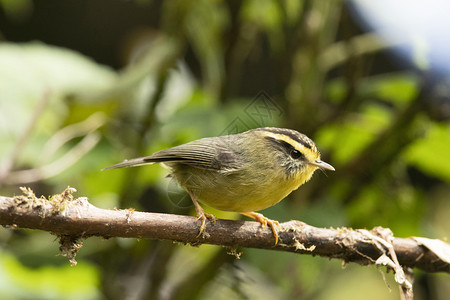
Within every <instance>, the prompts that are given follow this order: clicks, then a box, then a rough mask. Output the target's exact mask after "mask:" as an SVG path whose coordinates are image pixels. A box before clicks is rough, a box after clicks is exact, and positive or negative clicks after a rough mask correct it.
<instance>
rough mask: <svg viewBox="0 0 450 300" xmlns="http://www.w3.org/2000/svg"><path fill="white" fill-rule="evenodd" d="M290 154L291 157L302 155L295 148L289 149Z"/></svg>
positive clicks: (297, 157)
mask: <svg viewBox="0 0 450 300" xmlns="http://www.w3.org/2000/svg"><path fill="white" fill-rule="evenodd" d="M290 154H291V157H292V158H293V159H299V158H300V157H302V156H303V154H302V153H301V152H300V151H298V150H296V149H293V150H291V153H290Z"/></svg>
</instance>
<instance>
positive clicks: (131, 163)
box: [102, 157, 154, 171]
mask: <svg viewBox="0 0 450 300" xmlns="http://www.w3.org/2000/svg"><path fill="white" fill-rule="evenodd" d="M152 163H154V162H153V161H149V160H148V159H147V158H145V157H139V158H134V159H130V160H125V161H123V162H121V163H118V164H115V165H112V166H109V167H106V168H104V169H102V171H104V170H110V169H118V168H124V167H137V166H142V165H148V164H152Z"/></svg>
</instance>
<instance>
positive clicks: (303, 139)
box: [256, 128, 315, 150]
mask: <svg viewBox="0 0 450 300" xmlns="http://www.w3.org/2000/svg"><path fill="white" fill-rule="evenodd" d="M256 130H264V131H268V132H272V133H276V134H283V135H286V136H288V137H290V138H291V139H293V140H294V141H296V142H298V143H300V144H302V145H303V146H304V147H305V148H308V149H311V150H312V149H313V148H315V146H314V143H313V141H311V140H310V139H309V138H308V137H307V136H306V135H304V134H301V133H299V132H297V131H294V130H290V129H285V128H261V129H256Z"/></svg>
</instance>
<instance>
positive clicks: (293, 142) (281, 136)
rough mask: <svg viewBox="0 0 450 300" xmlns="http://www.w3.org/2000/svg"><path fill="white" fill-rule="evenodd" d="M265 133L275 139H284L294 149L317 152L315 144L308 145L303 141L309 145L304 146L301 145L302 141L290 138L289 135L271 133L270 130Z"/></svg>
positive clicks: (303, 151)
mask: <svg viewBox="0 0 450 300" xmlns="http://www.w3.org/2000/svg"><path fill="white" fill-rule="evenodd" d="M266 135H267V136H270V137H272V138H274V139H276V140H280V141H284V142H286V143H288V144H290V145H292V146H293V147H294V148H295V149H297V150H299V151H300V152H302V153H305V152H308V151H309V152H318V151H317V148H316V147H315V145H310V144H309V143H307V142H306V141H305V143H306V144H307V145H308V146H310V147H305V145H303V144H302V143H299V142H297V141H296V140H294V139H292V138H290V137H289V136H287V135H285V134H279V133H273V132H270V131H266Z"/></svg>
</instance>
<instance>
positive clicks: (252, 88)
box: [0, 0, 450, 299]
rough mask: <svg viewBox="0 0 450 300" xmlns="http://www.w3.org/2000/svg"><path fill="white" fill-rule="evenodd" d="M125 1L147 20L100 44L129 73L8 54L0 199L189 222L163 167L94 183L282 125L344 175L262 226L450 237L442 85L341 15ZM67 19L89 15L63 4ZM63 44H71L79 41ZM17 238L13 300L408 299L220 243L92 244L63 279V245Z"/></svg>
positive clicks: (4, 57) (259, 4) (60, 51)
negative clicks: (32, 196)
mask: <svg viewBox="0 0 450 300" xmlns="http://www.w3.org/2000/svg"><path fill="white" fill-rule="evenodd" d="M20 3H22V4H23V7H28V5H31V4H30V3H31V2H28V1H21V2H20ZM120 3H121V5H124V7H125V6H126V7H129V6H131V7H137V6H138V5H139V8H141V9H143V10H145V9H148V10H146V13H148V17H147V18H146V19H145V20H140V21H136V22H135V23H133V24H128V23H126V22H125V19H123V20H122V19H121V18H119V19H118V20H114V22H118V23H119V24H120V28H121V29H123V31H121V32H120V33H118V34H119V35H120V38H117V41H118V42H117V44H120V45H115V46H114V45H112V44H111V43H108V42H107V41H106V39H107V35H106V34H105V36H102V34H100V35H99V37H98V38H99V40H101V41H102V43H103V44H108V47H107V48H106V50H105V49H103V50H102V51H99V52H100V53H102V54H103V55H104V54H105V53H122V52H126V51H125V50H124V49H131V50H130V53H128V54H127V55H128V56H126V57H123V58H121V59H122V60H123V61H124V62H126V63H124V64H123V65H122V66H121V68H120V69H119V70H113V69H112V68H111V67H108V66H105V65H103V64H100V63H98V62H97V61H103V60H102V59H103V56H100V57H96V60H93V59H91V58H88V57H87V56H86V55H83V54H81V53H82V52H83V51H84V50H83V49H85V51H87V50H86V49H89V47H86V48H83V49H68V48H63V47H56V46H51V45H49V44H44V43H41V42H27V43H21V44H19V43H14V42H8V41H5V42H4V43H2V44H0V112H2V118H0V143H1V144H2V147H1V148H0V183H1V186H0V190H1V191H2V194H1V195H13V194H17V193H18V192H19V191H18V189H17V186H18V185H20V186H23V185H33V188H34V189H35V190H36V192H37V194H39V193H41V194H44V195H50V194H53V193H57V192H60V191H61V190H62V189H64V188H66V187H67V186H68V185H70V186H73V187H76V188H77V190H78V194H77V195H78V196H87V197H89V200H90V201H91V202H92V203H93V204H94V205H97V206H99V207H104V208H109V209H112V208H114V207H117V208H129V207H134V208H136V209H146V210H149V211H163V212H167V213H181V214H188V213H189V210H192V207H187V208H186V207H182V206H183V205H184V204H185V203H184V202H183V203H181V204H180V203H178V202H176V201H175V200H174V199H172V197H174V194H175V193H176V192H177V191H176V190H175V189H174V190H175V191H174V190H172V188H173V187H172V186H171V181H170V179H168V178H165V176H166V175H167V171H166V170H165V169H164V168H162V167H161V166H158V165H153V166H148V167H145V168H144V167H143V168H128V169H120V170H109V171H104V172H102V171H100V170H101V169H102V168H104V167H107V166H109V165H112V164H114V163H117V162H120V161H122V160H124V159H129V158H133V157H138V156H144V155H148V154H151V153H152V152H155V151H158V150H160V149H164V148H167V147H172V146H175V145H178V144H182V143H186V142H189V141H191V140H194V139H197V138H201V137H206V136H216V135H219V134H227V133H229V132H233V130H239V131H243V130H247V129H250V128H255V127H259V126H279V127H282V126H285V127H291V128H293V129H297V130H299V131H301V132H304V133H306V134H308V135H309V136H310V137H312V138H313V139H314V141H315V142H316V144H317V145H318V148H319V149H320V150H321V152H322V158H323V159H324V160H325V161H327V162H329V163H331V164H332V165H333V166H335V167H336V172H333V173H332V172H327V173H325V174H324V173H321V172H316V174H315V175H314V177H313V178H312V179H311V181H310V182H308V183H307V184H306V185H304V186H302V187H301V188H300V189H299V191H296V192H294V193H292V194H291V195H290V196H289V197H288V199H286V200H285V201H283V202H282V203H280V204H278V205H276V206H274V207H272V208H269V209H267V210H266V211H264V214H265V215H267V216H268V217H270V218H273V219H278V220H280V221H288V220H290V219H300V220H302V221H305V222H307V223H309V224H311V225H315V226H322V227H341V226H349V227H354V228H369V229H370V228H371V227H373V226H384V227H389V228H391V229H392V230H393V232H394V234H395V235H396V236H405V237H407V236H411V235H430V236H433V237H440V238H442V237H448V234H449V227H448V226H449V225H450V224H449V223H448V218H447V216H448V210H449V209H450V207H449V206H448V204H447V202H448V201H447V200H448V192H449V186H448V183H449V181H450V161H449V160H448V158H447V156H448V155H447V151H448V149H450V132H449V131H450V128H449V124H448V122H445V121H442V120H446V118H447V120H448V115H445V109H444V108H445V107H448V103H447V102H444V103H442V102H440V101H439V99H435V98H436V89H438V88H439V87H440V86H439V84H440V82H438V81H437V82H430V81H428V80H427V76H422V75H419V74H417V73H413V72H411V71H409V70H399V69H394V68H392V66H391V65H388V64H384V60H380V61H379V60H378V59H379V57H378V56H380V55H383V54H384V55H386V52H384V51H383V47H381V46H379V41H378V40H376V41H375V40H374V38H373V37H370V36H369V37H368V36H363V38H361V39H359V38H360V37H361V35H360V34H359V29H358V28H355V27H354V26H355V25H354V24H353V23H352V21H351V20H350V19H349V15H348V13H347V11H346V7H345V6H343V4H342V2H341V1H297V0H287V1H282V2H279V1H274V0H264V1H256V0H246V1H243V2H239V1H237V2H236V1H222V0H219V1H206V0H202V1H167V2H166V1H164V2H163V3H160V4H156V3H154V2H152V1H140V2H139V4H137V3H136V2H133V1H125V2H123V1H121V2H120ZM116 4H117V3H115V2H111V4H110V5H116ZM0 5H1V6H2V8H4V9H5V10H7V11H8V12H7V13H8V16H9V17H8V18H14V17H12V16H13V15H15V14H17V16H18V17H20V14H21V11H22V13H23V15H22V16H26V13H24V12H26V10H27V9H25V8H22V10H21V9H20V7H19V8H17V7H18V6H16V7H15V6H14V5H15V4H12V2H11V1H6V0H3V1H1V2H0ZM72 5H80V4H71V3H69V2H67V3H64V2H62V4H61V7H65V6H68V7H70V8H72V9H73V7H72ZM86 5H87V7H90V8H92V7H94V6H93V5H94V4H91V3H89V4H86ZM91 5H92V6H91ZM19 6H20V5H19ZM78 8H79V7H78ZM28 9H29V13H30V14H31V15H33V13H34V12H33V11H32V10H31V8H30V7H28ZM36 9H37V10H39V9H41V8H40V7H36ZM47 9H49V11H50V12H51V11H52V9H51V8H49V7H47ZM76 11H77V10H73V12H70V13H69V14H68V15H64V17H65V18H68V17H71V16H72V13H73V16H75V15H76ZM112 11H113V10H111V11H108V10H107V11H106V12H105V14H100V15H98V16H97V17H96V18H98V20H97V19H96V20H94V21H92V20H91V22H94V24H93V27H92V30H99V29H98V28H101V26H100V25H99V24H103V23H101V22H106V23H108V24H110V22H111V20H110V19H109V18H110V15H109V13H112ZM38 12H41V13H42V11H36V15H35V16H39V14H38ZM58 14H59V13H58ZM61 14H63V13H62V12H61ZM123 15H126V14H125V13H124V14H123ZM137 15H139V14H136V16H137ZM151 16H152V17H154V18H155V20H154V19H152V17H151ZM155 16H157V17H155ZM105 18H106V19H105ZM156 19H158V20H156ZM80 22H81V20H80ZM83 22H84V21H83ZM86 22H89V20H86ZM97 22H99V23H97ZM121 22H124V23H123V24H122V23H121ZM148 22H153V23H152V24H153V25H151V26H150V25H148V24H149V23H148ZM143 24H145V25H143ZM78 25H80V26H81V25H82V24H81V23H80V24H78ZM96 26H98V27H96ZM53 27H55V26H53ZM53 27H52V28H53ZM143 27H144V28H143ZM348 27H351V28H348ZM114 28H116V29H114ZM57 29H58V28H55V32H57ZM2 30H3V29H2ZM27 30H29V31H30V32H31V28H27ZM61 30H62V31H63V29H61ZM108 30H109V29H108ZM113 30H118V29H117V27H112V28H111V31H113ZM136 32H138V33H139V34H136V35H135V33H136ZM79 34H80V35H83V34H85V33H79ZM4 35H5V36H8V35H7V34H6V32H5V34H4ZM122 35H129V36H126V37H123V36H122ZM40 38H43V37H40V36H37V37H36V38H35V39H40ZM66 38H67V39H66V40H62V41H60V42H61V44H64V45H72V43H70V41H71V37H70V35H69V34H67V37H66ZM141 39H142V40H141ZM128 40H130V41H132V42H130V44H128V42H127V41H128ZM355 40H358V43H359V44H357V45H356V42H355ZM85 43H86V45H91V44H95V41H91V40H86V41H85ZM75 44H76V43H73V45H75ZM374 44H375V45H378V48H376V49H377V50H376V51H377V52H376V53H373V51H374V50H373V45H374ZM356 46H358V47H356ZM370 49H372V50H370ZM83 53H84V52H83ZM375 54H376V55H375ZM90 55H94V54H92V53H91V54H90ZM371 62H373V63H371ZM392 63H395V60H394V59H393V60H392ZM324 66H325V67H324ZM330 66H331V67H332V69H331V67H330ZM440 90H442V87H441V89H440ZM441 94H442V93H441ZM444 98H445V97H444ZM446 99H448V95H447V98H446ZM261 101H262V102H261ZM264 101H268V102H264ZM446 101H448V100H446ZM268 103H269V105H267V104H268ZM446 103H447V104H446ZM445 105H447V106H445ZM436 112H438V113H437V115H436ZM439 113H440V114H439ZM447 114H448V112H447ZM437 120H441V121H437ZM3 174H6V176H5V178H2V176H3ZM417 178H418V179H417ZM77 195H75V196H77ZM181 197H182V196H181ZM208 211H209V212H211V213H214V214H215V215H216V216H217V217H219V218H227V219H237V218H239V216H238V215H237V214H234V213H229V212H219V211H214V210H209V209H208ZM13 232H14V231H11V230H10V229H5V228H2V229H1V230H0V241H1V243H2V244H3V245H6V246H7V247H5V249H7V250H4V251H2V252H0V282H1V284H0V298H2V299H3V298H5V299H25V298H32V297H37V298H54V299H60V298H64V299H71V298H73V299H80V298H83V299H95V298H108V299H130V298H133V297H134V298H133V299H144V298H147V299H162V298H165V299H168V298H170V295H178V296H179V298H180V299H182V297H183V295H185V296H184V297H185V298H189V297H190V298H197V299H209V298H212V297H214V298H219V299H222V298H223V299H226V298H227V297H228V298H238V299H246V298H255V299H256V298H257V299H273V298H280V299H297V298H303V299H347V298H362V297H367V298H370V297H372V298H374V299H380V298H383V299H384V298H386V299H387V297H392V298H394V297H395V298H397V294H395V293H393V294H395V295H394V296H393V294H388V292H387V288H385V286H384V283H383V280H382V279H381V276H379V275H378V272H377V271H376V270H374V269H373V268H360V267H359V266H351V267H349V268H347V269H344V270H342V269H341V267H340V262H339V261H331V262H330V261H328V260H325V259H318V258H317V257H309V256H308V257H307V256H300V257H299V255H294V254H287V253H275V252H273V251H262V250H254V249H251V250H250V249H242V251H243V252H244V254H243V255H242V256H241V260H240V261H236V260H235V259H234V257H231V256H229V255H227V254H226V251H227V250H226V249H222V248H220V247H213V246H202V247H200V248H193V247H188V246H184V245H175V244H172V243H170V242H163V241H147V240H141V241H135V240H125V239H109V240H107V241H102V240H99V239H88V242H87V243H86V244H87V245H85V246H84V247H83V248H82V249H81V251H80V252H79V255H78V257H77V259H78V261H79V264H78V265H77V266H76V267H69V266H68V265H69V264H68V263H67V264H66V265H63V266H61V265H60V264H61V263H63V262H66V259H65V258H63V257H60V256H58V257H56V256H55V254H56V253H57V247H58V246H57V243H56V242H53V237H52V236H50V235H48V234H47V233H37V232H30V231H19V232H18V233H13ZM239 250H241V249H238V251H239ZM52 251H53V252H52ZM387 277H388V281H390V280H391V279H392V278H390V275H388V276H387ZM361 278H363V279H361ZM436 286H437V287H436V289H439V290H442V289H443V288H442V286H443V285H442V284H441V283H440V282H439V284H438V283H436ZM368 290H370V297H369V296H367V291H368ZM419 294H420V293H419ZM444 294H445V293H444ZM168 295H169V296H168ZM187 295H188V296H187ZM220 297H222V298H220ZM425 298H426V297H425ZM425 298H424V299H425Z"/></svg>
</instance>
